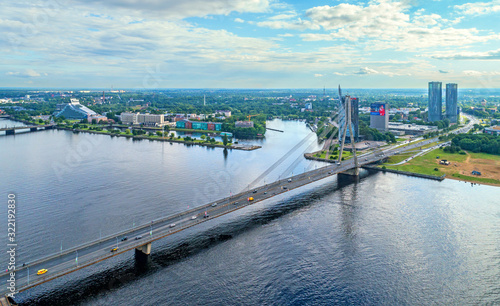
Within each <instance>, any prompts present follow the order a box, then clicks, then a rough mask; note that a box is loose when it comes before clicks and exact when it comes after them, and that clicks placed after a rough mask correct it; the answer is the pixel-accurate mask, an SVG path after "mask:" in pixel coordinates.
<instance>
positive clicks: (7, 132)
mask: <svg viewBox="0 0 500 306" xmlns="http://www.w3.org/2000/svg"><path fill="white" fill-rule="evenodd" d="M15 133H16V130H14V129H12V130H5V135H14V134H15Z"/></svg>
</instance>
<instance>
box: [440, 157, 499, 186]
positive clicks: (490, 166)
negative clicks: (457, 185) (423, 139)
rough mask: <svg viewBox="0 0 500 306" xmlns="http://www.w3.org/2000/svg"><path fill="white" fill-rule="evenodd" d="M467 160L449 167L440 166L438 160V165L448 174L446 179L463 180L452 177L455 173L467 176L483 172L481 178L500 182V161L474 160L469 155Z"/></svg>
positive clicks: (453, 162) (451, 162) (452, 163)
mask: <svg viewBox="0 0 500 306" xmlns="http://www.w3.org/2000/svg"><path fill="white" fill-rule="evenodd" d="M467 155H468V156H467V159H466V160H465V161H463V162H455V161H450V164H449V165H448V166H444V165H441V164H439V160H436V164H438V165H439V169H440V170H441V171H442V172H444V173H446V178H450V179H456V180H463V179H460V178H455V177H453V176H452V175H453V174H454V173H459V174H462V175H466V176H474V175H472V171H479V172H481V176H479V177H481V178H490V179H495V180H500V161H497V160H489V159H474V158H472V157H471V156H470V155H469V154H467Z"/></svg>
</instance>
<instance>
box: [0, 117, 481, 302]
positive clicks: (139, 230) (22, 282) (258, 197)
mask: <svg viewBox="0 0 500 306" xmlns="http://www.w3.org/2000/svg"><path fill="white" fill-rule="evenodd" d="M472 122H473V120H471V123H470V124H469V128H470V126H472V124H473V123H472ZM464 131H465V130H464ZM437 140H438V139H437V138H433V139H428V140H424V141H422V142H418V143H412V142H410V143H407V144H403V145H397V146H394V147H388V148H385V149H383V150H378V151H376V152H372V153H368V154H362V155H361V156H359V157H358V162H359V165H360V166H362V165H365V164H370V163H373V162H376V161H379V160H381V159H383V158H386V157H389V156H391V155H395V154H399V153H402V152H404V151H407V150H412V149H415V148H418V147H420V146H423V145H426V144H429V143H432V142H436V141H437ZM353 167H354V159H349V160H347V161H344V162H342V164H330V165H328V166H325V167H322V168H319V169H316V170H311V171H308V172H305V173H302V174H298V175H295V176H293V177H290V178H285V179H282V180H278V181H276V182H273V183H269V184H266V185H263V186H260V187H258V188H254V189H251V190H246V191H244V192H241V193H239V194H236V195H233V196H231V197H227V198H224V199H221V200H218V201H215V202H211V203H208V204H205V205H202V206H199V207H196V208H193V209H191V210H188V211H185V212H182V213H179V214H175V215H172V216H167V217H164V218H160V219H157V220H153V221H152V222H151V223H150V224H143V225H140V226H137V227H135V228H132V229H129V230H125V231H122V232H120V233H116V234H114V235H110V236H107V237H104V238H102V239H99V240H96V241H91V242H89V243H86V244H84V245H80V246H76V247H73V248H71V249H67V250H63V251H61V252H59V253H55V254H52V255H49V256H46V257H44V258H41V259H39V260H34V261H31V262H28V263H25V264H24V266H23V263H17V267H16V268H17V269H16V270H15V274H16V275H15V278H16V287H17V290H18V291H24V290H26V289H29V288H31V287H34V286H37V285H40V284H42V283H44V282H47V281H50V280H52V279H55V278H58V277H61V276H63V275H66V274H68V273H71V272H74V271H76V270H79V269H82V268H85V267H87V266H90V265H93V264H95V263H98V262H100V261H103V260H106V259H109V258H111V257H113V256H116V255H118V254H121V253H124V252H128V251H130V250H133V249H135V248H137V247H140V246H143V245H145V244H148V243H151V242H153V241H156V240H159V239H162V238H164V237H166V236H169V235H173V234H175V233H177V232H179V231H182V230H184V229H186V228H189V227H192V226H195V225H197V224H200V223H202V222H206V221H209V220H212V219H214V218H217V217H220V216H222V215H225V214H227V213H230V212H233V211H235V210H238V209H241V208H244V207H246V206H248V205H252V204H254V203H257V202H260V201H263V200H266V199H268V198H271V197H273V196H276V195H279V194H283V193H286V192H288V191H289V190H292V189H296V188H299V187H301V186H304V185H306V184H309V183H311V182H314V181H318V180H322V179H325V178H327V177H329V176H333V175H335V174H338V173H340V172H343V171H346V170H349V169H352V168H353ZM250 197H253V200H251V201H250V200H249V198H250ZM124 237H127V239H126V240H124V239H123V238H124ZM139 237H140V239H138V238H139ZM42 243H43V242H42ZM113 248H117V250H116V251H113V252H112V251H111V250H112V249H113ZM152 252H154V246H153V247H152ZM40 269H47V272H46V273H45V274H43V275H37V271H38V270H40ZM8 278H9V274H8V273H7V272H3V273H1V274H0V280H1V282H2V283H3V284H6V283H7V280H8ZM6 287H7V286H5V285H4V286H2V287H1V288H0V294H3V295H5V294H7V293H8V292H7V288H6Z"/></svg>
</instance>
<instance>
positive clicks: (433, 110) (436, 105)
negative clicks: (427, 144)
mask: <svg viewBox="0 0 500 306" xmlns="http://www.w3.org/2000/svg"><path fill="white" fill-rule="evenodd" d="M442 104H443V84H442V83H441V82H429V113H428V117H427V121H429V122H434V121H439V120H441V112H442Z"/></svg>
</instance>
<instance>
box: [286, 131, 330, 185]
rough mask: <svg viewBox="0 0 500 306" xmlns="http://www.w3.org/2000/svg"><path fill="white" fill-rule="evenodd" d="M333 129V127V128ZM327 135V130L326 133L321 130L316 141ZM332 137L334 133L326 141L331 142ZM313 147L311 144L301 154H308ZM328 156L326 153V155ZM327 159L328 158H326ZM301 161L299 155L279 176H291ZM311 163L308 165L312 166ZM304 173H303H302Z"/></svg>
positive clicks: (301, 157) (301, 158)
mask: <svg viewBox="0 0 500 306" xmlns="http://www.w3.org/2000/svg"><path fill="white" fill-rule="evenodd" d="M333 128H335V127H333ZM328 133H329V130H328V131H327V130H326V129H325V130H323V132H321V134H320V135H318V139H321V138H323V137H324V136H325V135H326V134H328ZM333 137H334V133H332V135H330V138H329V139H328V140H329V141H331V140H332V138H333ZM313 145H314V142H312V143H311V144H310V145H309V146H308V147H307V148H306V149H305V150H304V152H303V153H305V152H310V151H311V150H312V146H313ZM327 155H328V153H327ZM327 158H328V157H327ZM302 160H303V156H302V155H300V156H298V157H297V158H296V159H295V161H294V162H293V163H292V164H291V165H290V166H289V167H288V168H287V169H286V170H285V171H284V172H283V173H282V174H281V177H287V176H288V175H291V174H292V171H293V169H295V168H296V167H297V165H298V164H299V163H300V162H301V161H302ZM312 163H313V161H311V162H310V163H309V164H310V165H312ZM308 170H309V169H308ZM304 172H305V171H304Z"/></svg>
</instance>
